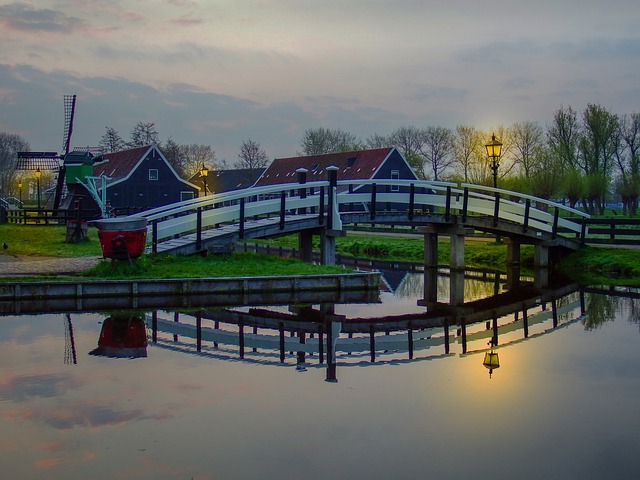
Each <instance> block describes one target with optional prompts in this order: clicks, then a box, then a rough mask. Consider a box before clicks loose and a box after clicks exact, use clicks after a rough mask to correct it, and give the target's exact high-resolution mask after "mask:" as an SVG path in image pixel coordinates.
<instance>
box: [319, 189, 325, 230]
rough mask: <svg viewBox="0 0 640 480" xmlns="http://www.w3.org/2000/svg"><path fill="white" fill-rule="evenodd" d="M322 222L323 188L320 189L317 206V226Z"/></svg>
mask: <svg viewBox="0 0 640 480" xmlns="http://www.w3.org/2000/svg"><path fill="white" fill-rule="evenodd" d="M322 222H324V187H320V204H319V205H318V225H322Z"/></svg>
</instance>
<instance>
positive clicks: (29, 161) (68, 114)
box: [17, 95, 76, 210]
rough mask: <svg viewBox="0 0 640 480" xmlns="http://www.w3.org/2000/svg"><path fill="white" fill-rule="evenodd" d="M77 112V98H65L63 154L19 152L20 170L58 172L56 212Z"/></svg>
mask: <svg viewBox="0 0 640 480" xmlns="http://www.w3.org/2000/svg"><path fill="white" fill-rule="evenodd" d="M75 110H76V96H75V95H65V96H64V134H63V139H62V151H63V154H62V155H59V154H58V152H53V151H50V152H18V165H17V169H18V170H24V171H32V172H43V171H55V170H57V171H58V180H57V183H56V191H55V196H54V199H53V208H54V210H56V209H57V208H58V207H59V206H60V200H61V198H62V190H63V189H64V180H65V167H64V162H61V160H64V158H65V157H66V155H67V154H68V153H69V145H70V144H71V134H72V133H73V117H74V115H75Z"/></svg>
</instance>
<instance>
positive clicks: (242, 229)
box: [238, 197, 245, 239]
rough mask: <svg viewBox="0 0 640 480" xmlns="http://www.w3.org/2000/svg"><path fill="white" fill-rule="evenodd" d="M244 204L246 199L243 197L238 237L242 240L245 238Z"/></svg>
mask: <svg viewBox="0 0 640 480" xmlns="http://www.w3.org/2000/svg"><path fill="white" fill-rule="evenodd" d="M244 202H245V198H244V197H242V198H241V199H240V225H238V237H240V239H243V238H244V221H245V218H244V209H245V206H244Z"/></svg>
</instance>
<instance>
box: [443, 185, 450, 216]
mask: <svg viewBox="0 0 640 480" xmlns="http://www.w3.org/2000/svg"><path fill="white" fill-rule="evenodd" d="M450 218H451V187H447V199H446V200H445V205H444V221H445V222H448V221H449V219H450Z"/></svg>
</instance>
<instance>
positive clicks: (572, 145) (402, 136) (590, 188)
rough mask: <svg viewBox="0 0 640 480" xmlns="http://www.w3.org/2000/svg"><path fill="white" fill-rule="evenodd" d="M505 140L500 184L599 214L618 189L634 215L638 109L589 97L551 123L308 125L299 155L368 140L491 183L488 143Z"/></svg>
mask: <svg viewBox="0 0 640 480" xmlns="http://www.w3.org/2000/svg"><path fill="white" fill-rule="evenodd" d="M492 134H495V136H496V137H497V139H498V140H499V141H500V142H502V144H503V146H502V155H501V158H500V160H499V168H498V171H497V173H498V179H499V181H498V186H499V187H500V188H504V189H509V190H515V191H519V192H522V193H529V194H532V195H535V196H537V197H541V198H545V199H567V200H568V202H569V203H570V205H571V206H575V205H576V204H577V202H578V201H580V202H582V203H583V205H584V206H585V209H586V210H587V211H589V212H590V213H592V214H602V213H603V212H604V208H605V202H606V199H607V198H608V197H609V198H610V197H611V195H612V194H617V195H619V196H620V199H621V202H622V204H623V209H624V213H629V214H630V215H635V213H636V209H637V204H638V198H639V196H640V113H631V114H625V115H617V114H614V113H612V112H610V111H609V110H607V109H606V108H604V107H602V106H601V105H597V104H589V105H587V107H586V108H585V109H584V110H583V111H582V112H581V114H578V113H577V112H576V111H575V110H573V108H571V107H570V106H569V107H561V108H559V109H558V110H557V111H556V112H555V113H554V117H553V120H552V121H551V123H550V124H549V125H547V126H546V127H543V126H542V125H541V124H539V123H537V122H533V121H524V122H518V123H515V124H514V125H512V126H509V127H505V126H499V127H497V128H496V129H494V130H493V131H491V132H488V131H482V130H480V129H477V128H475V127H473V126H470V125H458V126H457V127H456V128H454V129H451V128H446V127H441V126H427V127H424V128H420V127H414V126H406V127H401V128H398V129H396V130H394V131H393V132H391V133H390V134H389V135H381V134H378V133H376V134H374V135H372V136H370V137H368V138H367V139H365V140H364V141H362V140H361V139H359V138H358V137H357V136H355V135H353V134H351V133H349V132H345V131H343V130H340V129H325V128H318V129H309V130H306V131H305V133H304V136H303V138H302V140H301V142H300V145H301V150H300V151H299V152H298V153H299V154H301V155H320V154H324V153H333V152H340V151H343V152H344V151H352V150H360V149H363V148H382V147H392V146H394V147H397V148H398V149H399V150H400V152H401V153H402V154H403V155H404V157H405V159H406V160H407V161H408V162H409V164H410V165H411V166H412V168H413V169H414V171H415V172H416V174H417V176H418V177H419V178H421V179H425V180H427V179H429V180H449V181H455V182H466V183H475V184H485V185H492V175H493V171H492V170H491V163H490V162H489V159H488V158H487V152H486V149H485V144H486V143H487V142H488V140H489V139H490V138H491V135H492Z"/></svg>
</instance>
